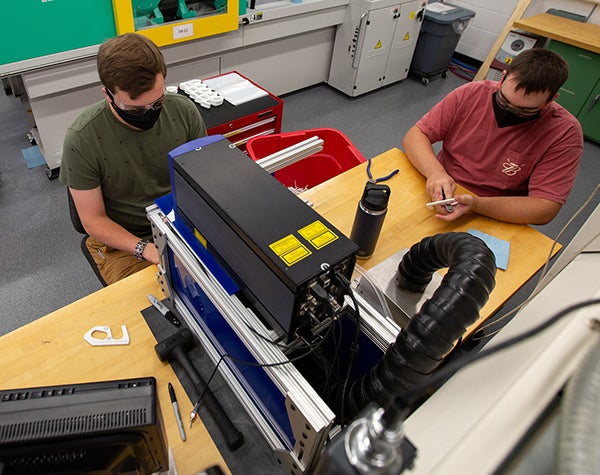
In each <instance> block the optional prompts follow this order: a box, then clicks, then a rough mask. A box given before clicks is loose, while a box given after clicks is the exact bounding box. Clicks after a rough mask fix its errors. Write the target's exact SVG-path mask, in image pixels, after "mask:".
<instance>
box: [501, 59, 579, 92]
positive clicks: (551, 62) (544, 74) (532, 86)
mask: <svg viewBox="0 0 600 475" xmlns="http://www.w3.org/2000/svg"><path fill="white" fill-rule="evenodd" d="M507 73H508V74H507V76H506V77H509V76H512V77H513V78H514V80H515V84H516V89H517V90H519V89H524V90H525V94H531V93H536V92H544V91H548V94H549V97H548V99H552V98H553V97H554V96H555V95H556V93H557V92H558V90H559V89H560V87H561V86H562V85H563V84H564V83H565V81H566V80H567V78H568V77H569V65H568V64H567V62H566V61H565V60H564V59H563V57H562V56H560V55H559V54H557V53H555V52H554V51H550V50H547V49H542V48H532V49H529V50H525V51H523V52H522V53H520V54H519V55H517V57H516V58H515V59H514V60H513V61H512V63H510V65H509V67H508V68H507Z"/></svg>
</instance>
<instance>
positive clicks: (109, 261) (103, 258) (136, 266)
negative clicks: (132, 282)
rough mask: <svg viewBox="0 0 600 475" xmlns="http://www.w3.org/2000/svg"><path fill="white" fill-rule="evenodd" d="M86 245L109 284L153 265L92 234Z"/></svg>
mask: <svg viewBox="0 0 600 475" xmlns="http://www.w3.org/2000/svg"><path fill="white" fill-rule="evenodd" d="M85 245H86V247H87V248H88V250H89V251H90V254H91V255H92V257H93V258H94V262H95V263H96V266H97V267H98V270H99V271H100V274H101V275H102V277H103V278H104V280H105V281H106V283H107V284H109V285H110V284H113V283H115V282H117V281H118V280H121V279H124V278H125V277H127V276H129V275H131V274H135V273H136V272H138V271H140V270H142V269H144V268H146V267H148V266H150V265H152V263H151V262H148V261H146V260H143V261H140V260H139V259H136V258H135V257H133V256H132V255H131V254H129V253H127V252H124V251H119V250H118V249H114V248H112V247H109V246H107V245H106V244H102V243H101V242H98V241H96V240H95V239H94V238H93V237H91V236H90V237H88V238H87V240H86V242H85Z"/></svg>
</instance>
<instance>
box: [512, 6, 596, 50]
mask: <svg viewBox="0 0 600 475" xmlns="http://www.w3.org/2000/svg"><path fill="white" fill-rule="evenodd" d="M514 26H515V27H517V28H522V29H523V30H526V31H529V32H531V33H535V34H537V35H540V36H544V37H546V38H552V39H553V40H556V41H560V42H561V43H566V44H568V45H571V46H577V47H578V48H583V49H585V50H588V51H593V52H594V53H599V54H600V25H597V24H594V23H583V22H580V21H575V20H571V19H570V18H564V17H560V16H557V15H551V14H550V13H540V14H539V15H533V16H530V17H525V18H521V19H519V20H516V21H515V22H514Z"/></svg>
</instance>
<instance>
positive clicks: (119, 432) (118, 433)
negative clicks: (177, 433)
mask: <svg viewBox="0 0 600 475" xmlns="http://www.w3.org/2000/svg"><path fill="white" fill-rule="evenodd" d="M167 469H168V456H167V443H166V436H165V433H164V427H163V422H162V417H161V413H160V406H159V404H158V401H157V395H156V380H155V379H154V378H153V377H143V378H138V379H125V380H113V381H102V382H94V383H82V384H70V385H62V386H47V387H36V388H25V389H13V390H1V391H0V475H12V474H27V475H35V474H48V473H53V474H63V473H71V474H72V473H78V474H88V473H94V474H99V473H111V474H124V473H140V474H142V473H143V474H148V473H153V472H159V471H165V470H167Z"/></svg>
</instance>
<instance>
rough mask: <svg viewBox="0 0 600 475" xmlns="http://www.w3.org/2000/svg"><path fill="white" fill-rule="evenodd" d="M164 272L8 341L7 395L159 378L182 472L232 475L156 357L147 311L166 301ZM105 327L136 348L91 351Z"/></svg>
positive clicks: (103, 293) (2, 376) (131, 281)
mask: <svg viewBox="0 0 600 475" xmlns="http://www.w3.org/2000/svg"><path fill="white" fill-rule="evenodd" d="M156 271H157V268H156V266H150V267H148V268H146V269H144V270H142V271H140V272H138V273H137V274H134V275H132V276H130V277H128V278H126V279H123V280H121V281H120V282H117V283H115V284H113V285H109V286H108V287H105V288H103V289H101V290H99V291H97V292H94V293H93V294H90V295H88V296H87V297H84V298H82V299H81V300H78V301H76V302H74V303H72V304H70V305H67V306H66V307H63V308H61V309H59V310H57V311H55V312H52V313H50V314H48V315H46V316H45V317H42V318H40V319H38V320H36V321H34V322H32V323H29V324H28V325H25V326H23V327H21V328H18V329H16V330H14V331H12V332H10V333H8V334H6V335H4V336H2V337H0V345H1V347H2V364H1V365H0V388H1V389H17V388H25V387H36V386H46V385H60V384H70V383H84V382H90V381H103V380H110V379H127V378H138V377H146V376H154V377H155V378H156V381H157V389H158V398H159V402H160V409H161V413H162V416H163V420H164V423H165V429H166V434H167V438H168V443H169V445H170V446H171V448H172V450H173V456H174V459H175V464H176V467H177V473H178V474H179V475H193V474H196V473H198V472H201V471H202V470H205V469H206V468H208V467H210V466H212V465H220V466H221V468H223V470H224V471H226V472H227V473H229V470H228V468H227V466H226V464H225V461H224V460H223V458H222V456H221V454H220V453H219V451H218V449H217V447H216V446H215V444H214V442H213V440H212V438H211V437H210V435H209V433H208V431H207V430H206V428H205V427H204V424H203V423H202V421H201V420H196V422H194V426H193V427H192V429H189V427H188V426H187V425H186V415H187V414H189V413H190V412H191V410H192V403H191V402H190V400H189V399H188V398H187V397H185V391H184V389H183V387H182V386H181V383H180V382H179V380H178V379H177V377H176V376H175V373H174V372H173V370H172V369H171V366H170V365H169V364H167V363H162V362H160V361H159V359H158V357H157V356H156V354H155V352H154V345H156V340H155V338H154V336H153V334H152V332H151V331H150V329H149V328H148V325H147V324H146V321H145V320H144V317H143V316H142V314H141V313H140V312H141V311H142V310H143V309H145V308H147V307H148V306H149V305H150V303H149V302H148V299H147V296H148V294H150V293H152V294H154V295H156V296H157V297H158V298H164V295H163V293H162V291H161V289H160V287H159V285H158V282H157V279H156V275H155V274H156ZM99 325H108V326H109V327H110V328H111V331H112V333H113V337H114V338H116V339H118V338H121V336H122V332H121V325H126V326H127V330H128V333H129V338H130V343H129V344H128V345H123V346H91V345H90V344H88V343H87V342H86V341H85V340H84V339H83V336H84V334H85V333H86V332H87V331H88V330H90V329H91V328H92V327H95V326H99ZM98 337H99V338H102V335H98ZM169 382H171V383H172V384H173V387H174V388H175V393H176V394H177V395H178V396H179V397H178V402H179V407H180V411H181V415H182V418H183V420H184V426H185V430H186V434H187V441H186V442H183V441H182V440H181V438H180V436H179V431H178V428H177V424H176V421H175V415H174V413H173V407H172V406H171V401H170V399H169V394H168V389H167V384H168V383H169Z"/></svg>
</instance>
